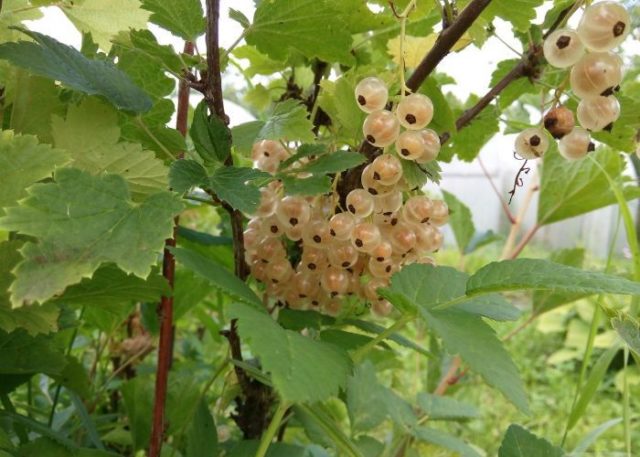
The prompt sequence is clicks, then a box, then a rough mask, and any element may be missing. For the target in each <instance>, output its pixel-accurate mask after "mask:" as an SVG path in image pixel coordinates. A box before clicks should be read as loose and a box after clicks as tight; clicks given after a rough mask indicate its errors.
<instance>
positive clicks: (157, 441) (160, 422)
mask: <svg viewBox="0 0 640 457" xmlns="http://www.w3.org/2000/svg"><path fill="white" fill-rule="evenodd" d="M184 52H185V53H186V54H193V43H191V42H189V41H187V42H186V43H185V45H184ZM189 90H190V89H189V85H188V84H187V82H186V81H185V80H183V79H181V80H180V82H179V85H178V108H177V114H176V116H177V118H176V128H177V129H178V131H179V132H180V133H181V134H182V136H186V135H187V118H188V114H189ZM183 156H184V154H183V153H181V154H180V155H179V157H178V159H181V158H182V157H183ZM177 227H178V216H176V218H175V220H174V226H173V236H172V237H171V238H169V239H168V240H166V242H165V248H164V254H163V258H162V276H164V278H165V279H166V280H167V283H168V284H169V288H170V289H171V290H173V284H174V278H175V269H176V261H175V259H174V257H173V254H172V253H171V248H172V247H175V245H176V236H177ZM157 312H158V318H159V320H160V341H159V345H158V363H157V368H156V385H155V397H154V403H153V420H152V426H151V439H150V441H149V457H158V456H159V455H160V453H161V450H162V442H163V440H164V431H165V428H166V427H165V417H164V415H165V403H166V399H167V386H168V383H169V370H170V369H171V363H172V361H173V337H174V331H175V328H174V325H173V293H171V294H169V295H168V296H164V295H163V296H162V297H161V299H160V304H159V305H158V310H157ZM130 360H131V359H130ZM121 368H122V367H121Z"/></svg>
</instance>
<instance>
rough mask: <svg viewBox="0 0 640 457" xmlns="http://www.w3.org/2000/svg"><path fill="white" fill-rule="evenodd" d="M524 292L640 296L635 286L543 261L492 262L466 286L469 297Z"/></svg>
mask: <svg viewBox="0 0 640 457" xmlns="http://www.w3.org/2000/svg"><path fill="white" fill-rule="evenodd" d="M526 289H534V290H555V291H562V292H575V293H583V294H587V293H592V294H598V293H609V294H622V295H640V283H638V282H635V281H629V280H628V279H625V278H621V277H618V276H612V275H607V274H604V273H598V272H593V271H584V270H581V269H579V268H575V267H570V266H567V265H562V264H559V263H554V262H550V261H548V260H542V259H516V260H503V261H501V262H492V263H490V264H488V265H485V266H484V267H482V268H481V269H480V270H478V271H477V272H476V273H475V274H474V275H473V276H471V278H469V282H468V283H467V294H469V295H473V294H483V293H488V292H497V291H507V290H526Z"/></svg>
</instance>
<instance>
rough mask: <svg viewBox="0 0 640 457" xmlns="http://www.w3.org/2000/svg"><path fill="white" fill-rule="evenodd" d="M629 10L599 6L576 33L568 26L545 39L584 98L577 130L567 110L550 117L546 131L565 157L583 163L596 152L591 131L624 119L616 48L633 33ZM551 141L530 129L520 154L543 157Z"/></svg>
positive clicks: (554, 61)
mask: <svg viewBox="0 0 640 457" xmlns="http://www.w3.org/2000/svg"><path fill="white" fill-rule="evenodd" d="M630 27H631V20H630V16H629V13H628V11H627V10H626V9H625V8H624V6H622V5H621V4H620V3H618V2H615V1H603V2H599V3H594V4H592V5H591V6H589V7H587V8H586V9H585V11H584V14H583V16H582V18H581V19H580V23H579V25H578V28H577V30H572V29H569V28H564V29H560V30H556V31H555V32H553V33H551V34H550V35H549V36H548V37H547V38H546V39H545V41H544V45H543V52H544V56H545V58H546V60H547V61H548V62H549V64H550V65H552V66H554V67H557V68H562V69H564V68H569V67H571V72H570V76H569V80H570V84H571V90H572V91H573V93H574V95H576V96H577V97H579V98H580V103H579V104H578V107H577V110H576V115H577V118H578V122H579V124H580V127H575V126H574V125H575V121H574V118H573V113H572V112H571V111H570V110H568V109H567V108H564V107H559V108H556V109H555V110H552V111H551V112H550V113H548V114H547V115H546V116H545V127H546V128H547V130H549V132H550V133H551V134H552V135H553V136H554V137H556V138H559V139H560V142H559V145H558V148H559V151H560V154H561V155H562V156H563V157H565V158H566V159H568V160H576V159H581V158H583V157H585V156H586V155H587V153H589V152H590V151H592V150H593V149H594V144H593V143H592V142H591V134H590V132H598V131H600V130H603V129H607V128H610V126H611V124H612V123H613V122H615V121H616V120H617V119H618V117H619V116H620V104H619V103H618V100H617V99H616V97H614V95H613V94H614V93H615V92H616V91H618V90H619V84H620V83H621V82H622V59H620V57H619V56H618V55H616V54H614V53H613V52H611V51H612V49H614V48H615V47H616V46H618V45H620V43H622V41H623V40H624V39H625V37H626V36H627V34H628V33H629V30H630ZM548 147H549V140H548V139H547V137H546V134H545V132H544V130H542V129H540V128H530V129H526V130H524V131H523V132H521V133H520V135H518V137H517V138H516V152H517V153H518V154H519V155H520V156H521V157H522V158H525V159H535V158H538V157H541V156H542V155H543V154H544V153H545V152H546V150H547V148H548Z"/></svg>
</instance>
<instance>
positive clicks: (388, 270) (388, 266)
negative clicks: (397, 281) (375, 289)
mask: <svg viewBox="0 0 640 457" xmlns="http://www.w3.org/2000/svg"><path fill="white" fill-rule="evenodd" d="M384 271H386V272H387V273H389V272H390V271H391V265H387V268H385V269H384Z"/></svg>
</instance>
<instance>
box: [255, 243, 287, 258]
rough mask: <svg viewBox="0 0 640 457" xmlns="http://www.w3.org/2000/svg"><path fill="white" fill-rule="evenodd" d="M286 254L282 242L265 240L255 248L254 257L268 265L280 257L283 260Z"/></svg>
mask: <svg viewBox="0 0 640 457" xmlns="http://www.w3.org/2000/svg"><path fill="white" fill-rule="evenodd" d="M285 254H286V252H285V249H284V246H283V245H282V242H281V241H280V240H279V239H276V238H265V239H264V240H262V241H261V242H260V243H258V246H256V255H257V256H258V258H259V259H261V260H262V261H263V262H265V263H269V262H271V261H273V260H275V259H278V258H280V257H282V258H284V256H285Z"/></svg>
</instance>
